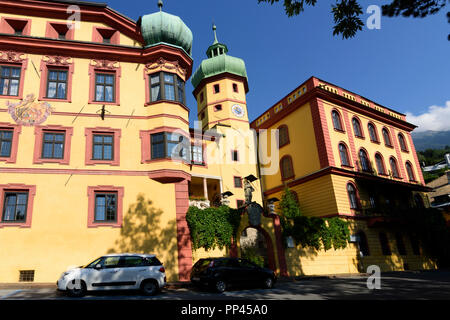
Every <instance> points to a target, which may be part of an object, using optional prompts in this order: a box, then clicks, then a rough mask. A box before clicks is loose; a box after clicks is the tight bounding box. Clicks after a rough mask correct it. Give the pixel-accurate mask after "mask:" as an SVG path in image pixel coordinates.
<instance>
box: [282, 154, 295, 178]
mask: <svg viewBox="0 0 450 320" xmlns="http://www.w3.org/2000/svg"><path fill="white" fill-rule="evenodd" d="M280 168H281V178H282V179H283V180H287V179H290V178H293V177H294V167H293V166H292V158H291V157H290V156H284V157H283V158H281V161H280Z"/></svg>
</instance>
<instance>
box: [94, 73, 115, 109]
mask: <svg viewBox="0 0 450 320" xmlns="http://www.w3.org/2000/svg"><path fill="white" fill-rule="evenodd" d="M115 77H116V75H115V74H113V73H96V74H95V101H96V102H115V101H116V98H115V88H114V87H115V86H114V84H115V82H116V79H115Z"/></svg>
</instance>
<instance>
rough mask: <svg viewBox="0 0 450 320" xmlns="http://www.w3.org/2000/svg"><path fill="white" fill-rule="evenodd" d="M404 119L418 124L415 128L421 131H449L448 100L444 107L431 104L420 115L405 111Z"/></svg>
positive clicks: (449, 109)
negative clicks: (426, 110)
mask: <svg viewBox="0 0 450 320" xmlns="http://www.w3.org/2000/svg"><path fill="white" fill-rule="evenodd" d="M406 120H407V121H408V122H410V123H412V124H415V125H416V126H418V128H417V129H416V130H415V131H417V132H421V131H427V130H432V131H449V130H450V101H447V102H446V103H445V107H439V106H431V107H429V108H428V112H426V113H422V114H420V115H417V116H416V115H414V114H412V113H410V112H407V113H406Z"/></svg>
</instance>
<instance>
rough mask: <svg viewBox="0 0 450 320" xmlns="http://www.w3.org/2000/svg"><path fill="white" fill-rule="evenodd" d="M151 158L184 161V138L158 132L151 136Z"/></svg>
mask: <svg viewBox="0 0 450 320" xmlns="http://www.w3.org/2000/svg"><path fill="white" fill-rule="evenodd" d="M150 140H151V158H152V160H155V159H168V158H170V159H185V160H187V156H188V153H187V150H188V147H186V141H188V140H189V139H187V138H186V137H185V136H183V135H181V134H177V133H172V132H159V133H155V134H152V135H151V138H150Z"/></svg>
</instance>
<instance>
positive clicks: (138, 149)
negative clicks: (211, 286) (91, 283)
mask: <svg viewBox="0 0 450 320" xmlns="http://www.w3.org/2000/svg"><path fill="white" fill-rule="evenodd" d="M74 5H75V7H74ZM0 12H1V24H0V70H1V79H0V81H1V82H0V91H1V92H0V145H1V156H0V199H1V200H0V212H1V215H2V216H1V222H0V243H2V245H1V251H0V259H1V260H2V263H1V264H0V282H17V281H19V280H24V279H27V280H29V279H32V280H34V281H35V282H54V281H55V279H57V277H58V276H59V274H60V273H61V272H63V271H65V270H66V269H67V268H68V267H69V266H77V265H81V264H86V263H88V262H89V261H91V260H93V259H94V258H96V257H98V256H101V255H104V254H106V253H111V252H138V253H155V254H157V255H158V257H159V258H160V259H161V261H163V262H164V265H165V267H166V270H167V278H168V280H169V281H173V280H188V279H189V274H190V268H191V266H192V264H193V263H194V262H195V260H196V259H198V258H199V257H201V256H203V255H205V254H226V252H218V251H215V252H212V253H205V252H193V251H192V248H191V242H190V235H189V229H188V226H187V222H186V219H185V216H186V212H187V209H188V207H189V205H198V202H199V201H198V200H199V198H204V199H203V200H207V201H209V204H214V203H220V202H221V201H222V200H223V199H222V198H223V197H222V194H223V193H225V192H227V191H230V192H231V193H233V194H234V195H233V196H232V197H230V198H229V199H228V200H230V206H232V207H237V206H238V205H241V202H240V201H244V199H245V196H244V190H243V186H242V178H244V177H246V176H248V175H250V174H253V175H256V176H257V175H258V174H257V165H256V161H250V160H249V158H251V157H252V155H251V153H250V152H249V150H254V149H255V148H254V146H253V145H252V143H253V140H252V139H250V138H249V139H248V141H249V143H243V142H245V141H246V140H245V139H242V137H239V138H238V137H237V135H234V134H233V131H234V130H233V129H245V128H246V129H247V131H248V128H249V122H248V118H247V110H246V93H247V91H248V83H247V77H246V73H245V65H244V63H243V62H242V61H241V60H239V59H237V58H232V57H229V58H228V57H227V60H228V59H230V60H233V61H239V63H238V69H236V70H234V69H233V70H228V69H226V68H225V67H226V66H225V65H223V70H222V69H219V70H216V72H215V74H214V75H212V74H209V73H207V72H206V70H203V69H202V68H200V69H199V71H198V74H197V76H196V81H198V83H196V90H197V91H198V92H201V95H202V96H203V97H204V98H203V99H204V101H199V106H198V111H199V113H202V112H205V113H206V112H214V111H212V110H211V109H210V107H211V108H213V107H214V106H217V105H218V104H221V106H222V107H221V108H222V109H221V110H218V107H216V109H217V110H215V111H217V112H215V113H214V116H212V115H210V114H207V115H206V116H204V117H203V118H202V119H203V124H204V126H203V128H200V130H195V129H194V128H190V125H189V112H190V109H189V108H188V107H187V106H186V102H185V101H186V94H187V93H186V92H185V82H186V81H188V80H189V79H190V77H191V73H192V67H193V61H192V57H191V49H192V38H193V37H192V32H191V31H190V29H189V28H188V27H187V26H186V25H185V24H184V23H183V21H182V20H181V19H180V18H179V17H176V16H173V15H171V14H168V13H166V12H164V11H162V8H160V10H158V11H157V12H156V13H153V14H149V15H145V16H143V17H141V18H140V19H139V21H137V22H135V21H133V20H131V19H129V18H127V17H125V16H123V15H121V14H120V13H118V12H116V11H114V10H112V9H111V8H109V7H107V6H106V5H102V4H98V3H89V2H79V3H77V2H71V3H70V4H68V3H67V2H65V1H61V2H58V1H39V3H37V2H36V1H28V0H21V1H14V2H11V1H0ZM77 18H80V19H81V20H79V21H78V20H77ZM68 21H69V23H68ZM172 30H177V32H176V34H173V31H172ZM216 47H217V48H216ZM223 48H226V46H225V45H221V44H218V43H217V42H215V43H214V44H213V46H212V48H210V50H209V51H208V56H209V58H210V59H213V60H214V57H216V56H218V55H222V54H224V51H223ZM216 49H217V51H216ZM213 56H214V57H213ZM221 58H223V57H218V58H217V59H218V60H220V59H221ZM210 59H207V60H205V63H206V64H208V63H209V62H210ZM202 70H203V71H205V73H202ZM221 120H224V121H221ZM201 129H204V130H201ZM227 131H231V133H228V132H227ZM235 131H236V132H238V130H235ZM234 140H238V142H239V143H234ZM254 187H255V189H256V190H255V193H254V199H253V200H254V201H257V202H261V190H260V188H259V185H258V184H255V185H254ZM200 202H201V201H200ZM265 220H267V221H268V222H266V225H267V228H270V227H271V221H272V220H271V219H265ZM244 224H245V222H243V226H242V228H245V225H244ZM269 234H273V232H271V231H270V230H269V231H267V232H266V235H269ZM5 244H8V245H5ZM236 252H237V251H236V250H234V251H233V254H237V253H236Z"/></svg>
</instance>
